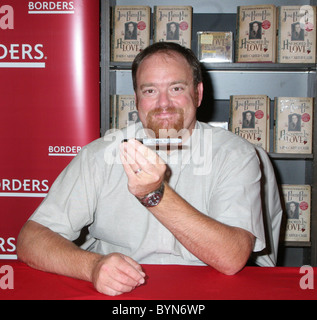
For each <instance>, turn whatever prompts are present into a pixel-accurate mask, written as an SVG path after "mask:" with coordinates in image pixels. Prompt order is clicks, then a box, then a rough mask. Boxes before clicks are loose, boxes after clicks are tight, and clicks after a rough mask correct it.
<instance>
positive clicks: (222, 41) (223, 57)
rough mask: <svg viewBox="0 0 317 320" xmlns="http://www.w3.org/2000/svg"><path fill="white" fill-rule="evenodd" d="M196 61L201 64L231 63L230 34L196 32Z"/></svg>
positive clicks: (231, 40)
mask: <svg viewBox="0 0 317 320" xmlns="http://www.w3.org/2000/svg"><path fill="white" fill-rule="evenodd" d="M197 40H198V47H197V52H198V59H199V61H201V62H210V63H213V62H233V35H232V32H212V31H199V32H197Z"/></svg>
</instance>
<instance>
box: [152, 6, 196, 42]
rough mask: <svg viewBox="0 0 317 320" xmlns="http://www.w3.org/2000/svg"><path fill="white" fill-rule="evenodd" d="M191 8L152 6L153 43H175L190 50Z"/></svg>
mask: <svg viewBox="0 0 317 320" xmlns="http://www.w3.org/2000/svg"><path fill="white" fill-rule="evenodd" d="M192 15H193V8H192V7H191V6H154V14H153V16H154V18H153V20H154V21H153V29H154V34H153V42H160V41H167V42H176V43H178V44H180V45H182V46H184V47H187V48H191V39H192Z"/></svg>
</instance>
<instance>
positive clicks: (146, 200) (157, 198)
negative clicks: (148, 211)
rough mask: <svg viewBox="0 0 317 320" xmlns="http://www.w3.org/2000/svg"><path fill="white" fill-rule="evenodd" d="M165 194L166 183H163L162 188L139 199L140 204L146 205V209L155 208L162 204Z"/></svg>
mask: <svg viewBox="0 0 317 320" xmlns="http://www.w3.org/2000/svg"><path fill="white" fill-rule="evenodd" d="M163 194H164V182H162V184H161V186H160V187H159V188H158V189H157V190H154V191H152V192H150V193H148V194H147V195H145V196H144V197H142V198H137V199H138V200H139V201H140V203H142V204H143V205H144V207H155V206H157V205H158V204H159V203H160V202H161V200H162V198H163Z"/></svg>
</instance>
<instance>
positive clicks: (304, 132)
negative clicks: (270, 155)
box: [274, 97, 314, 154]
mask: <svg viewBox="0 0 317 320" xmlns="http://www.w3.org/2000/svg"><path fill="white" fill-rule="evenodd" d="M313 102H314V99H313V98H305V97H276V98H275V99H274V118H275V127H274V152H276V153H301V154H310V153H312V140H313Z"/></svg>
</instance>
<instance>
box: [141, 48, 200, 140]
mask: <svg viewBox="0 0 317 320" xmlns="http://www.w3.org/2000/svg"><path fill="white" fill-rule="evenodd" d="M136 80H137V89H136V102H137V107H138V111H139V118H140V120H141V121H142V123H143V125H144V127H145V128H148V129H151V130H153V131H154V132H155V134H156V137H157V138H159V137H160V138H163V137H164V136H162V132H161V134H159V130H160V129H166V130H169V129H175V131H176V132H179V131H180V130H181V129H183V128H184V129H188V130H190V131H191V130H192V129H193V128H194V127H195V122H196V111H197V107H198V106H199V105H200V103H201V99H202V94H203V86H202V83H200V84H199V85H198V87H197V89H196V90H195V88H194V84H193V74H192V69H191V67H190V66H189V65H188V63H187V61H186V60H185V58H183V57H182V56H180V55H178V54H175V53H173V55H167V54H164V53H156V54H154V55H152V56H150V57H147V58H145V59H144V60H143V62H142V63H141V65H140V66H139V69H138V71H137V74H136ZM166 130H165V131H166Z"/></svg>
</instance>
